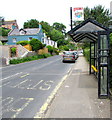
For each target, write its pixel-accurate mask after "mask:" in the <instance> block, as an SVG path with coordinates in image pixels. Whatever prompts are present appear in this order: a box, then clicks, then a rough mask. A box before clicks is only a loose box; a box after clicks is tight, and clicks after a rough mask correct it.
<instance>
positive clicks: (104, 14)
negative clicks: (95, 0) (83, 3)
mask: <svg viewBox="0 0 112 120" xmlns="http://www.w3.org/2000/svg"><path fill="white" fill-rule="evenodd" d="M109 15H110V13H109V10H108V9H105V8H104V7H103V6H101V5H98V6H95V7H94V8H92V9H90V8H88V7H86V8H85V9H84V18H85V19H88V18H92V19H94V20H96V21H98V22H99V23H101V24H103V25H104V26H108V25H109V21H110V16H109Z"/></svg>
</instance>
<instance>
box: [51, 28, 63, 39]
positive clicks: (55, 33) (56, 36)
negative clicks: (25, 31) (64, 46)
mask: <svg viewBox="0 0 112 120" xmlns="http://www.w3.org/2000/svg"><path fill="white" fill-rule="evenodd" d="M50 38H51V40H54V41H58V40H59V39H64V35H63V34H62V32H60V31H58V30H56V29H53V30H52V31H51V33H50Z"/></svg>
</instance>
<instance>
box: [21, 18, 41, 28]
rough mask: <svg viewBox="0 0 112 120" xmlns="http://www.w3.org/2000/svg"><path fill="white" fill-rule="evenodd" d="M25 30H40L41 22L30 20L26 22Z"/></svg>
mask: <svg viewBox="0 0 112 120" xmlns="http://www.w3.org/2000/svg"><path fill="white" fill-rule="evenodd" d="M23 27H24V28H38V27H39V21H38V20H36V19H31V20H28V21H27V22H24V25H23Z"/></svg>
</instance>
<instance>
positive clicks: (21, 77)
mask: <svg viewBox="0 0 112 120" xmlns="http://www.w3.org/2000/svg"><path fill="white" fill-rule="evenodd" d="M61 59H62V58H61V56H60V55H57V56H53V57H49V58H46V59H40V60H35V61H31V62H26V63H21V64H17V65H11V66H7V67H4V68H2V79H1V80H0V82H2V85H0V89H2V98H0V101H2V114H1V116H2V118H34V116H35V115H36V114H37V113H38V112H39V110H40V108H41V107H42V105H43V104H44V102H45V101H46V99H47V98H48V97H49V96H50V94H51V92H52V91H53V90H54V88H55V87H56V86H57V85H58V84H59V83H60V81H61V80H62V79H63V77H64V76H65V75H67V73H68V72H69V71H70V69H71V68H72V66H73V65H74V63H62V62H61Z"/></svg>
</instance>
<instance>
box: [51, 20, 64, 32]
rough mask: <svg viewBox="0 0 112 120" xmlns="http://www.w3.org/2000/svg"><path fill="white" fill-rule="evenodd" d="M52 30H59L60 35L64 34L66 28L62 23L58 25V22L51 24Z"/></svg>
mask: <svg viewBox="0 0 112 120" xmlns="http://www.w3.org/2000/svg"><path fill="white" fill-rule="evenodd" d="M53 28H55V29H56V30H59V31H60V32H62V33H66V26H65V25H63V24H62V23H58V22H55V23H53Z"/></svg>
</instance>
